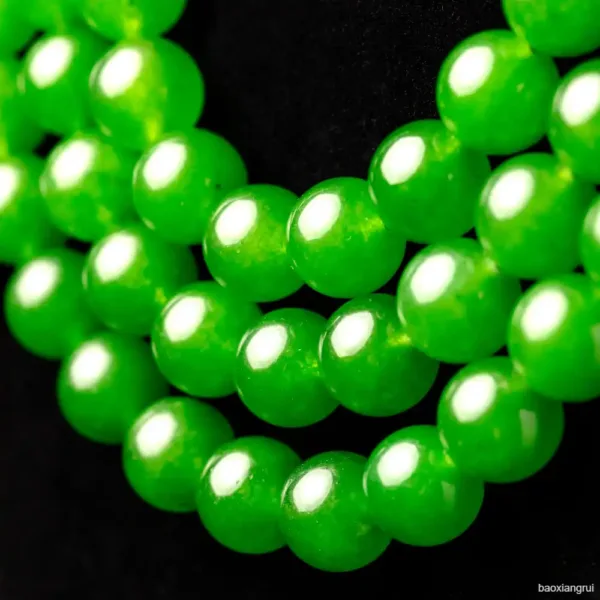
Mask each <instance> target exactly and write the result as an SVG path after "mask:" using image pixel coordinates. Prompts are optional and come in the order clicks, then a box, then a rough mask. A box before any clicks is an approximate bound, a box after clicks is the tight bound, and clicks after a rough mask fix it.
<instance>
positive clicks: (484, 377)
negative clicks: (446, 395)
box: [451, 373, 498, 423]
mask: <svg viewBox="0 0 600 600" xmlns="http://www.w3.org/2000/svg"><path fill="white" fill-rule="evenodd" d="M497 389H498V386H497V384H496V380H495V379H494V378H493V377H492V376H491V375H488V374H487V373H478V374H477V375H474V376H473V377H469V378H468V379H466V380H465V381H463V382H462V383H461V384H460V385H459V387H458V389H457V390H456V391H455V392H454V395H453V396H452V401H451V404H452V412H453V413H454V415H455V416H456V418H457V419H458V420H459V421H460V422H461V423H472V422H473V421H477V419H479V417H481V416H482V415H484V414H485V412H486V411H487V409H488V408H489V407H490V406H491V405H492V404H493V402H494V400H495V398H496V392H497Z"/></svg>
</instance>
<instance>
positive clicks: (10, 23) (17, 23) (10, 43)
mask: <svg viewBox="0 0 600 600" xmlns="http://www.w3.org/2000/svg"><path fill="white" fill-rule="evenodd" d="M20 4H21V0H0V53H1V54H2V55H9V54H12V53H14V52H17V51H18V50H21V48H23V46H25V45H26V44H27V42H28V41H29V40H30V39H31V38H32V37H33V33H34V30H33V25H32V24H31V23H29V22H28V21H27V19H26V18H25V16H24V15H23V13H22V9H21V7H20Z"/></svg>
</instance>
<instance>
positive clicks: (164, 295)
mask: <svg viewBox="0 0 600 600" xmlns="http://www.w3.org/2000/svg"><path fill="white" fill-rule="evenodd" d="M197 275H198V271H197V267H196V263H195V261H194V256H193V254H192V253H191V252H190V250H189V249H188V248H184V247H183V246H174V245H171V244H169V243H167V242H165V241H163V240H162V239H161V238H159V237H158V236H157V235H156V234H155V233H153V232H152V231H150V230H148V229H146V228H145V227H144V226H143V225H130V226H129V227H126V228H123V229H121V230H119V231H116V232H115V233H112V234H110V235H108V236H106V237H105V238H103V239H101V240H100V241H99V242H98V243H97V244H96V245H95V246H93V247H92V249H91V251H90V253H89V255H88V258H87V261H86V265H85V270H84V273H83V285H84V288H85V291H86V296H87V300H88V302H89V304H90V307H91V308H92V310H93V311H94V313H95V314H96V315H97V316H98V318H99V319H100V320H101V321H102V322H103V323H104V324H105V325H108V326H109V327H112V328H114V329H118V330H119V331H123V332H125V333H132V334H137V335H148V334H149V333H150V331H151V330H152V326H153V324H154V321H155V319H156V318H157V317H158V315H159V314H160V312H161V310H162V309H163V308H164V307H165V305H166V304H167V302H168V301H169V300H170V299H171V297H172V296H174V295H175V293H176V292H177V291H179V289H180V288H181V287H182V286H184V285H187V284H188V283H191V282H192V281H194V280H195V279H196V278H197Z"/></svg>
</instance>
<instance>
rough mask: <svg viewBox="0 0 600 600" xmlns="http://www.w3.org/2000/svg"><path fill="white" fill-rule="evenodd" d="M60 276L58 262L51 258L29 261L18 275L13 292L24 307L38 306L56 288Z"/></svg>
mask: <svg viewBox="0 0 600 600" xmlns="http://www.w3.org/2000/svg"><path fill="white" fill-rule="evenodd" d="M60 276H61V270H60V267H59V265H58V263H57V262H56V261H55V260H53V259H51V258H39V259H37V260H34V261H32V262H30V263H29V264H28V265H27V266H26V267H24V269H23V271H21V274H20V275H19V277H18V279H17V283H16V286H15V294H16V296H17V299H18V300H19V303H20V304H21V305H22V306H23V307H25V308H34V307H36V306H39V305H40V304H42V302H44V300H46V298H48V296H50V294H51V293H52V292H53V290H54V289H55V288H56V286H57V284H58V282H59V280H60Z"/></svg>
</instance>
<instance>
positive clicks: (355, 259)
mask: <svg viewBox="0 0 600 600" xmlns="http://www.w3.org/2000/svg"><path fill="white" fill-rule="evenodd" d="M288 239H289V253H290V256H291V258H292V261H293V263H294V267H295V269H296V272H297V273H298V275H299V276H300V277H301V278H302V279H303V280H304V281H305V282H306V283H307V284H308V285H309V286H310V287H312V288H313V289H315V290H316V291H317V292H320V293H321V294H324V295H326V296H332V297H334V298H352V297H354V296H357V295H359V294H368V293H370V292H373V291H375V290H377V289H378V288H380V287H381V286H382V285H384V284H385V283H387V282H388V281H389V280H390V279H391V278H392V276H393V275H394V273H395V272H396V271H397V270H398V267H399V266H400V263H401V262H402V258H403V257H404V250H405V247H406V242H405V240H404V238H403V237H402V236H400V235H399V234H397V233H392V232H390V231H389V230H387V229H386V228H385V226H384V224H383V221H382V220H381V217H380V216H379V214H378V213H377V210H376V208H375V206H374V204H373V201H372V200H371V198H370V197H369V186H368V184H367V182H366V181H364V180H362V179H356V178H352V177H340V178H337V179H330V180H328V181H324V182H323V183H320V184H318V185H316V186H315V187H313V188H311V189H310V190H309V191H308V192H306V193H305V194H304V195H303V196H302V197H301V198H300V200H299V202H298V204H297V205H296V208H295V209H294V211H293V212H292V214H291V216H290V221H289V223H288Z"/></svg>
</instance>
